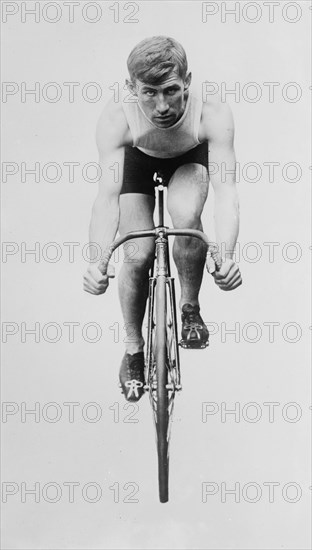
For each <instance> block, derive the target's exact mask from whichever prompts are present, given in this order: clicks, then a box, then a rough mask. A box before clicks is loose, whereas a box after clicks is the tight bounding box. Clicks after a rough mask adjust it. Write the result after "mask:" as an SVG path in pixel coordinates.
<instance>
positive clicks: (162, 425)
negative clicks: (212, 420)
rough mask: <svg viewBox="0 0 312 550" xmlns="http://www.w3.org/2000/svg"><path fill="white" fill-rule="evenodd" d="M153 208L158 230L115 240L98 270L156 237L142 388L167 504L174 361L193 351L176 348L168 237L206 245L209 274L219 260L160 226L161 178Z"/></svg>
mask: <svg viewBox="0 0 312 550" xmlns="http://www.w3.org/2000/svg"><path fill="white" fill-rule="evenodd" d="M154 181H155V182H158V185H156V186H155V194H156V204H158V225H157V226H156V227H155V228H154V229H146V230H141V231H131V232H129V233H127V234H125V235H124V236H122V237H120V238H118V239H116V240H115V241H114V242H113V243H112V244H111V245H110V246H109V247H108V249H107V250H106V251H105V253H104V255H103V259H102V261H101V263H100V265H99V269H100V271H101V272H102V273H103V274H104V273H106V270H107V266H108V263H109V261H110V258H111V256H112V254H113V252H114V250H116V248H118V247H119V246H120V245H122V244H124V243H125V242H127V241H129V240H131V239H136V238H146V237H155V261H154V265H153V267H152V269H151V271H150V277H149V293H148V302H147V303H148V309H147V318H148V328H147V346H146V357H145V369H146V376H145V380H146V381H147V382H146V385H145V387H144V389H145V390H146V391H148V392H149V396H150V402H151V406H152V410H153V417H154V423H155V427H156V444H157V452H158V485H159V500H160V502H162V503H165V502H168V500H169V491H168V482H169V441H170V428H171V421H172V416H173V406H174V399H175V394H176V392H178V391H180V390H181V389H182V386H181V372H180V359H179V344H180V345H181V346H182V347H184V348H187V347H189V348H192V347H193V344H192V342H191V341H189V342H187V341H181V342H180V343H178V333H177V313H176V301H175V287H174V278H173V277H171V271H170V257H169V246H168V237H169V236H189V237H195V238H198V239H201V240H202V241H203V242H204V243H205V244H206V245H207V256H206V266H207V269H208V271H209V273H213V272H214V271H215V270H219V269H220V267H221V263H222V262H221V258H220V256H219V253H218V249H217V245H216V244H215V243H213V242H211V241H209V239H208V237H207V235H206V234H205V233H203V232H202V231H199V230H197V229H170V228H168V227H166V226H164V186H163V178H162V176H161V175H160V174H159V173H157V172H155V174H154Z"/></svg>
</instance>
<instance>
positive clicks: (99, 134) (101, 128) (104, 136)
mask: <svg viewBox="0 0 312 550" xmlns="http://www.w3.org/2000/svg"><path fill="white" fill-rule="evenodd" d="M96 142H97V146H98V149H99V152H103V153H104V152H108V151H111V150H113V149H118V148H119V147H123V146H124V145H128V144H130V143H131V135H130V129H129V126H128V122H127V119H126V116H125V113H124V110H123V108H122V104H121V103H120V102H118V103H115V102H114V100H113V98H112V99H111V100H110V101H109V102H108V103H106V105H105V106H104V108H103V111H102V113H101V115H100V118H99V120H98V123H97V128H96Z"/></svg>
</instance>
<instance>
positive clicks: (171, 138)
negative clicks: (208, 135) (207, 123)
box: [122, 93, 202, 158]
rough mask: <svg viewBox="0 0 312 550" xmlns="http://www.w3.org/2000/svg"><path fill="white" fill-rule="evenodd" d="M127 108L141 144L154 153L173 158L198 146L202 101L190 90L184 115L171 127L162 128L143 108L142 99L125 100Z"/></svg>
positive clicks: (135, 138) (136, 143)
mask: <svg viewBox="0 0 312 550" xmlns="http://www.w3.org/2000/svg"><path fill="white" fill-rule="evenodd" d="M122 106H123V110H124V113H125V116H126V119H127V122H128V125H129V128H130V132H131V135H132V138H133V145H132V146H133V147H137V148H138V149H140V151H142V152H143V153H145V154H146V155H149V156H151V157H158V158H173V157H177V156H179V155H183V153H186V152H187V151H189V150H190V149H193V148H194V147H196V146H197V145H198V144H199V143H200V141H199V140H198V131H199V124H200V118H201V112H202V101H201V100H199V99H198V98H197V97H195V96H194V95H192V94H191V93H189V96H188V98H187V101H186V105H185V110H184V113H183V115H182V117H181V118H180V119H179V120H178V121H177V122H176V123H175V124H174V125H173V126H170V127H169V128H158V127H157V126H155V124H153V122H151V121H150V120H149V119H148V118H147V116H146V115H145V113H144V112H143V110H142V108H141V106H140V105H139V102H138V101H135V102H134V101H132V102H124V101H123V102H122Z"/></svg>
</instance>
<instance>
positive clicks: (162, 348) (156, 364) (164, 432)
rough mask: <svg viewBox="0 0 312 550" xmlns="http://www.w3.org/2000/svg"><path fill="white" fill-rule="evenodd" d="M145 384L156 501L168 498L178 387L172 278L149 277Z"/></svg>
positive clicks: (178, 376) (179, 386)
mask: <svg viewBox="0 0 312 550" xmlns="http://www.w3.org/2000/svg"><path fill="white" fill-rule="evenodd" d="M147 366H148V387H149V391H150V401H151V405H152V408H153V413H154V421H155V427H156V443H157V453H158V481H159V499H160V502H167V501H168V481H169V440H170V427H171V420H172V415H173V405H174V397H175V392H176V391H177V390H179V389H181V384H180V368H179V348H178V339H177V323H176V305H175V291H174V280H173V279H172V278H170V277H165V276H158V277H157V278H156V279H154V278H151V279H150V293H149V329H148V352H147Z"/></svg>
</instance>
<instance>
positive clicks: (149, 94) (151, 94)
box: [145, 90, 155, 97]
mask: <svg viewBox="0 0 312 550" xmlns="http://www.w3.org/2000/svg"><path fill="white" fill-rule="evenodd" d="M145 94H146V95H148V96H149V97H153V96H154V95H155V92H154V91H153V90H146V92H145Z"/></svg>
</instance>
